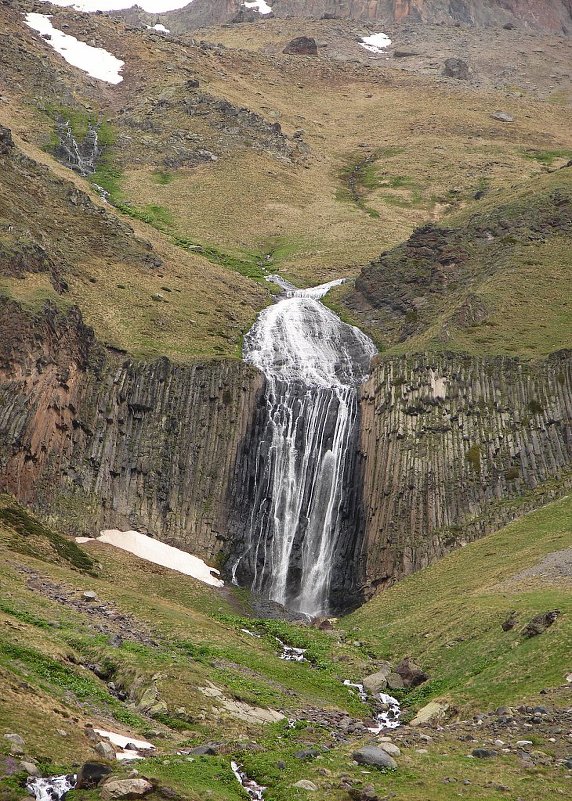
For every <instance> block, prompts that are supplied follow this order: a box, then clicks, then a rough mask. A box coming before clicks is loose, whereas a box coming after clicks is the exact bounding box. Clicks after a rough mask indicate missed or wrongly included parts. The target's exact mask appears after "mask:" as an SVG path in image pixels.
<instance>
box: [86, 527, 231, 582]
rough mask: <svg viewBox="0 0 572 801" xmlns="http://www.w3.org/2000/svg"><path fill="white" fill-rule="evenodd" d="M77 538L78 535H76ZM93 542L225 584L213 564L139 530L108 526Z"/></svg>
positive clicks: (188, 574)
mask: <svg viewBox="0 0 572 801" xmlns="http://www.w3.org/2000/svg"><path fill="white" fill-rule="evenodd" d="M77 539H79V538H78V537H76V540H77ZM94 542H105V543H107V544H108V545H114V546H115V547H116V548H121V549H122V550H123V551H129V553H132V554H133V555H134V556H138V557H139V558H140V559H145V560H146V561H147V562H153V564H155V565H161V566H162V567H168V568H170V569H171V570H176V571H177V573H184V574H185V576H192V577H193V578H196V579H198V580H199V581H202V582H203V583H204V584H210V585H211V586H212V587H223V586H224V581H222V580H221V579H219V578H216V576H213V573H217V574H218V573H219V571H218V570H215V568H214V567H209V566H208V565H207V564H206V562H203V560H202V559H199V557H198V556H193V555H192V554H190V553H187V552H186V551H181V550H179V548H173V546H172V545H167V544H166V543H165V542H159V540H154V539H152V538H151V537H147V536H145V534H141V533H140V532H139V531H119V530H118V529H108V530H106V531H102V532H101V533H100V535H99V537H97V538H95V539H94Z"/></svg>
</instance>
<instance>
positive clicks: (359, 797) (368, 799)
mask: <svg viewBox="0 0 572 801" xmlns="http://www.w3.org/2000/svg"><path fill="white" fill-rule="evenodd" d="M348 795H349V797H350V798H351V799H352V801H381V797H380V796H379V795H378V794H377V793H376V791H375V787H374V786H373V785H372V784H366V786H365V787H363V788H361V789H360V788H359V787H352V788H351V789H350V790H348ZM384 797H385V798H387V796H384Z"/></svg>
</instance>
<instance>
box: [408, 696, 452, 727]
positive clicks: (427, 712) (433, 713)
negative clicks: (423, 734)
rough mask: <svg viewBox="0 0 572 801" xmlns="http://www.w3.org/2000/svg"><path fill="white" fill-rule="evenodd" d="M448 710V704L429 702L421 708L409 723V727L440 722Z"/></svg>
mask: <svg viewBox="0 0 572 801" xmlns="http://www.w3.org/2000/svg"><path fill="white" fill-rule="evenodd" d="M448 709H449V704H444V703H441V702H439V701H430V702H429V703H428V704H426V705H425V706H424V707H422V708H421V709H420V710H419V711H418V713H417V714H416V715H415V717H414V718H413V720H412V721H411V722H410V724H409V725H410V726H422V725H423V724H424V723H432V722H433V721H435V720H442V719H443V718H444V717H445V712H446V711H447V710H448Z"/></svg>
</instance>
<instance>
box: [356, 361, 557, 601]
mask: <svg viewBox="0 0 572 801" xmlns="http://www.w3.org/2000/svg"><path fill="white" fill-rule="evenodd" d="M361 403H362V428H361V449H362V454H363V459H364V469H363V480H364V485H363V499H364V506H365V518H366V519H365V537H364V540H363V546H362V556H361V560H362V561H361V572H362V575H363V590H364V593H365V594H366V595H369V594H371V593H372V592H373V591H374V590H375V588H376V587H378V586H383V585H384V584H388V583H391V582H393V581H395V580H396V579H398V578H400V577H401V576H404V575H406V574H408V573H411V572H413V571H415V570H419V569H420V568H422V567H425V566H426V565H428V564H430V563H431V562H433V561H435V560H436V559H437V558H439V557H440V556H442V555H443V554H445V553H446V552H447V551H449V550H451V549H452V548H455V547H458V546H459V545H462V544H463V542H468V541H470V540H473V539H476V538H478V537H480V536H482V535H484V534H486V533H488V532H490V531H492V530H494V529H495V528H498V527H500V526H502V525H503V524H505V523H507V522H509V521H510V520H512V519H514V518H516V517H518V516H519V515H520V514H523V513H524V512H526V511H528V510H529V509H532V508H534V507H535V506H538V505H540V504H542V503H546V502H548V501H549V500H552V499H553V498H554V497H557V496H558V495H559V494H561V493H562V492H563V490H564V487H565V486H566V485H567V484H568V485H570V481H569V479H570V463H571V461H572V358H571V353H570V351H567V352H564V351H562V352H559V353H556V354H553V355H552V356H551V357H549V358H548V359H547V360H546V361H542V362H538V363H532V362H530V363H527V362H520V361H519V360H517V359H511V358H508V357H497V358H495V357H490V358H483V359H478V358H471V357H464V356H462V355H458V354H455V355H453V354H436V355H421V356H410V357H403V358H392V359H384V360H380V362H379V364H378V365H377V366H376V367H375V369H374V370H373V373H372V375H371V377H370V379H369V380H368V381H367V383H366V384H365V385H364V386H363V388H362V401H361Z"/></svg>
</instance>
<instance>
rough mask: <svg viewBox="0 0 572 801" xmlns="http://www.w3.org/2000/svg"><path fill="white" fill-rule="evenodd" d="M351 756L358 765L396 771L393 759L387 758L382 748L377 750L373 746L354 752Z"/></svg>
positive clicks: (395, 763)
mask: <svg viewBox="0 0 572 801" xmlns="http://www.w3.org/2000/svg"><path fill="white" fill-rule="evenodd" d="M352 756H353V758H354V759H355V761H356V762H357V763H358V764H359V765H370V766H371V767H373V768H386V769H387V770H396V769H397V762H396V761H395V760H394V759H393V757H391V756H389V754H388V753H387V751H384V749H383V748H377V746H375V745H367V746H365V748H360V749H359V751H354V753H353V754H352Z"/></svg>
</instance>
